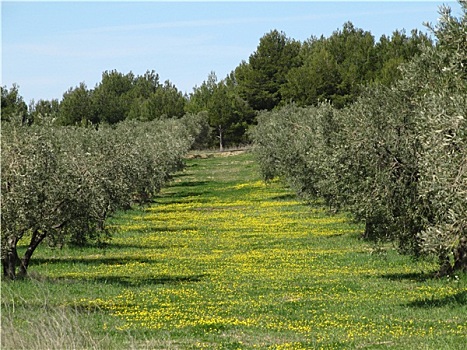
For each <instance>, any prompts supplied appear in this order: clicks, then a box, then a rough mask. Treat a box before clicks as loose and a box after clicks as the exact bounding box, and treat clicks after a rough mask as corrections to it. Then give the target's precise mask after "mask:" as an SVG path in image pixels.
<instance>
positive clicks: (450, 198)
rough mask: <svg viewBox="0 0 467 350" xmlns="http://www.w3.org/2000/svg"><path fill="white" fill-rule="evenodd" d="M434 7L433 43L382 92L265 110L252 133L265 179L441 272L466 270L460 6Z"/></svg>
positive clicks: (465, 59) (465, 49)
mask: <svg viewBox="0 0 467 350" xmlns="http://www.w3.org/2000/svg"><path fill="white" fill-rule="evenodd" d="M461 4H462V8H463V17H462V18H460V19H457V18H455V17H453V16H452V14H451V12H450V10H449V9H448V8H442V9H441V18H440V22H439V24H438V26H437V27H435V28H432V29H433V32H434V34H435V35H436V38H437V40H438V42H437V45H436V46H435V47H432V46H431V45H427V46H425V47H424V48H423V49H422V53H421V54H420V55H419V56H418V57H416V58H415V59H413V60H412V61H411V62H410V63H408V64H406V65H405V66H403V68H402V70H401V79H400V80H399V81H397V82H395V83H394V84H393V85H392V86H391V87H388V86H384V85H381V84H380V85H376V84H375V85H372V86H370V87H369V88H367V89H366V91H365V92H364V93H363V94H362V96H361V97H360V98H359V99H358V100H357V102H356V103H354V104H353V105H351V106H349V107H347V108H344V109H340V110H337V109H334V108H333V107H331V106H330V105H329V104H321V105H319V106H316V107H308V108H299V107H297V106H294V105H290V106H287V107H285V108H283V109H281V110H275V111H272V112H265V113H263V114H261V115H260V116H259V117H258V126H257V127H256V128H255V129H254V130H253V131H252V132H251V136H252V138H253V139H254V141H255V150H256V154H257V157H258V159H259V161H260V164H261V168H262V171H263V174H264V176H265V178H272V177H274V176H283V177H285V178H286V179H287V180H288V182H289V183H290V184H291V186H292V187H294V188H295V189H296V190H297V191H298V192H299V193H301V194H302V195H304V196H307V197H312V198H324V200H325V201H326V203H327V204H328V205H329V206H330V207H332V208H334V209H339V208H345V209H347V210H349V211H351V212H352V213H353V214H354V216H355V217H356V218H357V219H360V220H363V221H364V222H365V224H366V230H365V237H366V238H369V239H373V240H375V241H388V240H389V241H394V242H397V244H398V246H399V248H400V249H401V250H402V251H403V252H406V253H410V254H414V255H417V256H419V255H422V254H432V255H435V256H437V257H438V258H439V260H440V273H448V272H449V271H451V270H453V269H467V120H466V111H467V41H466V38H467V36H466V33H467V23H466V9H467V3H466V2H465V1H462V2H461Z"/></svg>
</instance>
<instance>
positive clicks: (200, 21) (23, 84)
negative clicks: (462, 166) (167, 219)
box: [1, 0, 461, 103]
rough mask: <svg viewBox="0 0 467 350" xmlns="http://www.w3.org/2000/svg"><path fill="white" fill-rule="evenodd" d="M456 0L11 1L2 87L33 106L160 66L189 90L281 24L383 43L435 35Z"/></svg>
mask: <svg viewBox="0 0 467 350" xmlns="http://www.w3.org/2000/svg"><path fill="white" fill-rule="evenodd" d="M443 3H444V4H447V5H449V6H450V7H451V8H452V10H453V14H454V15H456V16H460V13H461V11H460V5H459V4H458V3H457V2H453V1H428V2H426V1H405V2H395V1H384V2H383V1H380V2H375V1H364V2H354V1H339V2H331V1H321V2H318V1H299V2H290V1H288V2H286V1H282V2H280V1H273V2H267V1H256V2H250V1H231V2H224V1H207V2H194V1H178V2H174V1H172V2H162V1H143V2H122V1H119V2H110V1H74V2H71V1H60V2H59V1H55V2H41V1H22V2H19V1H3V0H2V4H1V22H2V24H1V29H2V72H1V85H2V86H7V88H10V87H11V86H12V84H14V83H15V84H17V85H18V86H19V92H20V95H21V96H22V97H23V99H24V101H25V102H26V103H29V102H31V100H33V99H34V100H35V101H36V102H37V101H38V100H40V99H47V100H50V99H59V100H61V99H62V97H63V93H64V92H66V91H67V90H68V89H69V88H74V87H76V86H78V85H79V84H80V83H81V82H84V83H85V84H86V85H87V87H88V88H89V89H92V88H94V87H95V86H96V84H98V83H99V82H100V81H101V78H102V73H103V72H104V71H110V70H117V71H118V72H121V73H124V74H126V73H128V72H130V71H131V72H133V73H134V74H135V75H143V74H144V73H145V72H146V71H147V70H154V71H155V72H156V73H158V74H159V76H160V81H161V82H164V81H165V80H170V82H171V83H173V84H175V86H176V87H177V88H178V89H179V90H181V91H182V92H184V93H185V92H186V93H190V92H192V91H193V88H194V87H195V86H200V85H201V84H202V83H203V81H205V80H207V77H208V75H209V74H210V72H211V71H214V72H215V73H216V75H217V77H218V79H219V80H220V79H223V78H225V77H226V76H227V75H228V74H229V73H230V72H231V71H232V70H234V69H235V68H236V67H237V66H238V65H239V64H240V63H241V62H242V61H243V60H244V61H248V58H249V56H250V55H251V54H252V53H253V52H254V51H255V50H256V49H257V46H258V44H259V40H260V38H261V37H262V36H264V35H265V34H266V33H268V32H270V31H271V30H273V29H277V30H279V31H283V32H284V33H285V34H286V35H287V37H289V38H292V39H295V40H300V41H302V42H303V41H305V40H307V39H309V38H310V37H312V36H317V37H319V36H321V35H324V36H325V37H328V36H330V35H331V34H332V33H333V32H334V31H336V30H338V29H341V28H342V26H343V24H344V23H345V22H347V21H351V22H352V23H353V24H354V26H356V27H357V28H361V29H363V30H367V31H370V32H371V33H372V34H373V35H374V37H375V40H376V41H377V40H379V38H380V37H381V35H383V34H384V35H386V36H390V35H391V34H392V33H393V32H394V30H396V29H397V30H402V29H405V30H406V31H407V33H410V31H411V30H412V29H415V28H416V29H419V30H422V31H424V32H427V29H426V27H425V26H424V25H423V23H424V22H431V23H436V22H437V19H438V17H439V14H438V10H439V6H441V5H442V4H443Z"/></svg>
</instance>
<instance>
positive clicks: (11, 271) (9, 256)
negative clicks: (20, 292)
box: [2, 237, 19, 280]
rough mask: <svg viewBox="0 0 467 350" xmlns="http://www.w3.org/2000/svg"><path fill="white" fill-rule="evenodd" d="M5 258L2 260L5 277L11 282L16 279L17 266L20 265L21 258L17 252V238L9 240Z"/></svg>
mask: <svg viewBox="0 0 467 350" xmlns="http://www.w3.org/2000/svg"><path fill="white" fill-rule="evenodd" d="M6 243H7V244H6V247H5V248H4V249H5V250H6V252H5V256H4V257H3V258H2V265H3V276H5V277H6V278H8V279H10V280H14V279H16V265H17V264H18V261H19V257H18V252H17V250H16V244H17V243H18V238H17V237H10V238H8V239H7V242H6Z"/></svg>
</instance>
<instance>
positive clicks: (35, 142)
mask: <svg viewBox="0 0 467 350" xmlns="http://www.w3.org/2000/svg"><path fill="white" fill-rule="evenodd" d="M195 131H196V129H193V128H192V130H191V131H190V130H189V129H188V128H187V126H186V123H183V122H182V121H180V120H172V119H168V120H163V121H161V120H157V121H152V122H145V123H143V122H137V121H125V122H122V123H119V124H118V125H116V126H105V125H101V126H100V127H99V128H98V129H96V128H83V127H57V126H53V125H40V126H39V125H35V124H33V125H25V124H23V123H22V122H21V121H20V120H18V121H15V120H12V121H10V122H4V123H3V124H2V130H1V143H2V163H1V171H2V178H1V206H2V217H1V224H2V265H3V270H4V275H5V276H7V277H8V278H11V279H14V278H16V276H17V275H25V274H26V272H27V268H28V264H29V261H30V258H31V256H32V254H33V252H34V250H35V249H36V248H37V246H38V245H39V244H40V243H41V242H43V241H46V242H48V244H49V245H63V244H66V243H72V244H85V243H87V242H89V241H97V242H104V241H105V240H106V239H108V238H109V235H110V232H109V230H108V229H107V227H106V225H105V223H106V219H107V218H108V217H109V216H110V215H112V214H113V213H115V212H116V211H117V210H121V209H128V208H129V207H130V206H131V205H133V204H135V203H141V204H142V203H146V202H148V201H150V200H151V199H152V198H153V196H154V195H155V194H156V193H157V192H158V191H159V190H160V189H161V187H162V186H163V185H164V184H165V183H166V182H167V180H168V179H169V178H170V174H171V173H173V172H174V171H176V170H177V169H180V167H181V166H182V165H183V157H184V155H185V153H186V152H187V150H188V149H189V148H190V147H191V145H192V142H193V140H194V137H195V134H194V132H195ZM22 238H23V239H27V240H28V241H29V246H28V247H27V250H26V253H25V254H24V256H23V257H19V256H18V253H17V243H18V241H19V240H20V239H22Z"/></svg>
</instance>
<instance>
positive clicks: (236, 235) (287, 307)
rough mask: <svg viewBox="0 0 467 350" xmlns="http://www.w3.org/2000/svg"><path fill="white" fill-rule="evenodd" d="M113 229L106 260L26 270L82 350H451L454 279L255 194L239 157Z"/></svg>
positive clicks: (286, 195) (43, 262)
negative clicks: (70, 321)
mask: <svg viewBox="0 0 467 350" xmlns="http://www.w3.org/2000/svg"><path fill="white" fill-rule="evenodd" d="M112 225H114V226H115V228H116V229H117V231H118V233H117V234H116V236H115V238H114V239H113V240H112V242H111V244H110V245H109V247H108V248H106V250H105V251H102V250H100V249H97V248H86V249H81V250H79V251H77V250H72V249H63V250H61V251H53V252H52V253H51V252H50V250H46V249H43V250H41V251H40V252H38V256H36V257H35V258H36V260H35V261H36V262H35V265H34V266H33V267H32V268H31V269H32V270H33V271H35V273H37V274H39V275H40V276H42V278H44V279H45V280H44V281H43V282H41V288H43V289H45V290H47V292H46V293H47V303H48V304H50V305H53V306H54V307H62V308H63V307H66V308H69V309H70V310H75V311H74V312H75V314H74V316H75V317H76V319H77V321H76V322H78V323H79V324H80V325H81V326H80V327H85V328H86V327H87V329H88V331H87V332H88V333H86V334H87V335H89V336H90V337H91V338H93V339H100V340H99V341H97V342H92V343H89V344H87V345H86V347H92V348H105V347H106V346H107V347H108V346H111V347H113V348H131V347H134V348H147V349H198V348H205V349H268V348H270V349H361V348H364V349H386V348H391V349H463V347H464V341H465V338H464V337H465V334H466V332H467V321H466V314H467V306H466V299H467V297H466V291H467V288H466V286H467V279H466V277H465V276H460V278H459V279H455V278H452V279H451V280H449V281H448V280H433V279H429V278H426V277H427V274H428V273H429V272H430V271H431V270H432V269H433V267H434V266H433V265H430V264H429V263H423V262H414V261H411V260H409V259H407V258H405V257H401V256H399V255H397V254H396V253H394V252H393V251H392V250H391V249H388V250H387V251H384V252H378V253H377V254H376V253H375V251H373V249H372V247H371V246H369V245H367V244H365V243H364V242H362V241H361V240H359V239H358V237H359V235H360V232H361V227H360V226H359V225H356V224H352V223H350V222H348V220H347V219H346V217H345V216H344V215H337V216H329V215H327V213H326V212H325V211H324V210H323V209H321V208H311V207H309V206H306V205H304V204H302V203H300V202H299V201H298V200H297V199H296V198H295V196H294V195H293V194H292V193H291V192H290V191H289V190H287V189H286V188H284V186H283V185H282V184H280V183H272V184H268V185H265V184H264V183H262V182H261V181H260V180H259V176H258V169H257V166H256V165H255V163H254V161H253V159H252V157H251V155H249V154H238V155H233V156H229V157H213V158H208V159H191V160H189V161H188V167H187V169H186V170H185V171H184V172H183V173H181V174H178V175H177V176H176V177H175V179H174V182H173V184H172V186H170V187H169V188H167V189H165V190H164V191H163V192H162V194H161V195H160V197H159V199H158V200H157V203H155V205H153V206H151V207H150V208H147V209H146V210H134V211H130V212H126V213H122V214H121V215H119V216H118V217H116V218H115V219H113V222H112ZM35 287H37V286H36V285H35V284H34V282H31V281H24V282H22V283H18V284H15V285H13V284H11V285H8V286H7V287H6V288H7V292H6V295H5V296H2V302H4V303H5V302H6V304H5V305H7V306H8V307H10V308H11V303H12V301H11V300H7V299H8V298H10V299H14V301H15V302H16V307H17V309H18V306H22V305H23V304H25V305H24V307H25V310H26V309H27V307H29V308H34V305H33V306H31V305H29V306H28V305H26V303H25V302H24V300H26V298H27V296H28V295H29V296H30V295H31V294H33V293H34V292H32V290H33V289H34V288H35ZM18 295H21V298H19V297H18ZM41 298H42V299H41ZM36 299H37V297H36ZM39 299H40V300H43V299H44V298H43V296H42V297H40V298H39ZM21 300H23V302H22V301H21ZM39 304H40V303H39ZM36 308H37V309H38V310H39V309H40V305H39V306H37V305H36ZM19 310H20V311H19V312H25V313H26V311H24V310H23V309H22V308H21V307H19ZM22 310H23V311H22ZM76 310H78V311H76ZM57 348H58V347H57Z"/></svg>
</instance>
